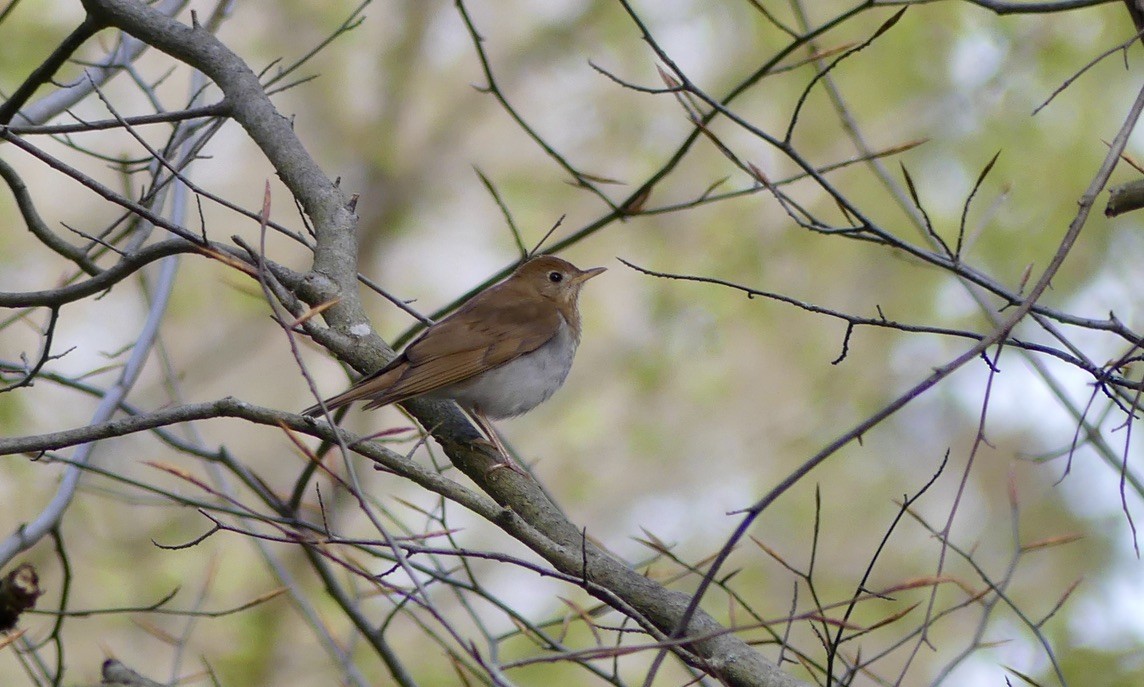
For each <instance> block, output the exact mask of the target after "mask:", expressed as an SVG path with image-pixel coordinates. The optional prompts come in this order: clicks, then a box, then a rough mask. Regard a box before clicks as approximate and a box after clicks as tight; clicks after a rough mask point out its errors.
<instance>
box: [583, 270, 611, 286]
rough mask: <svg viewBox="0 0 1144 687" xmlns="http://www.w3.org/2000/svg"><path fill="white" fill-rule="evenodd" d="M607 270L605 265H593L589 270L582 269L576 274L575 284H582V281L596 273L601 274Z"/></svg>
mask: <svg viewBox="0 0 1144 687" xmlns="http://www.w3.org/2000/svg"><path fill="white" fill-rule="evenodd" d="M607 271H608V268H607V267H593V268H592V269H590V270H584V271H583V272H581V273H580V274H577V275H576V283H577V284H583V283H584V282H586V281H588V280H589V279H591V278H592V277H594V276H596V275H598V274H603V273H604V272H607Z"/></svg>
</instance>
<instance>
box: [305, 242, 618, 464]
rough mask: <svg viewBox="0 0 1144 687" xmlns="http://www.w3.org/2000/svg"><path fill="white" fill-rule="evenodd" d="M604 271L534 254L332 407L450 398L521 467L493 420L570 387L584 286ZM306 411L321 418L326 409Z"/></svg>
mask: <svg viewBox="0 0 1144 687" xmlns="http://www.w3.org/2000/svg"><path fill="white" fill-rule="evenodd" d="M604 270H605V268H603V267H595V268H592V269H589V270H580V269H577V268H576V267H575V266H573V265H572V264H570V263H569V262H567V261H565V260H561V259H560V258H557V257H554V256H551V255H543V256H540V257H537V258H532V259H531V260H529V261H527V262H525V263H524V264H522V265H521V266H520V267H518V268H516V270H515V271H514V272H513V273H512V274H511V275H509V277H508V278H507V279H505V280H504V281H502V282H501V283H499V284H496V285H494V286H491V287H489V288H487V289H485V290H484V291H481V292H480V293H478V294H477V295H475V296H473V297H472V298H470V299H469V300H468V301H466V302H465V304H464V305H462V306H461V307H460V308H459V309H458V310H457V311H456V312H455V313H453V314H452V315H449V316H448V317H446V318H445V319H443V320H441V321H440V322H437V323H436V324H434V325H432V326H431V327H429V328H428V329H426V330H425V332H424V333H422V334H421V336H419V337H418V338H416V339H414V340H413V342H412V343H410V344H409V345H408V346H406V347H405V350H404V351H402V352H401V354H400V355H398V356H397V357H396V358H394V359H393V360H392V361H391V362H390V363H389V364H388V365H386V366H385V367H383V368H381V369H380V370H378V371H377V372H374V373H373V374H371V375H369V376H367V377H363V378H362V379H361V380H359V381H358V382H357V383H356V384H354V385H353V386H352V387H350V389H349V390H347V391H345V392H343V393H340V394H338V395H337V396H334V397H333V398H330V399H328V400H327V401H325V407H326V409H327V410H334V409H336V408H340V407H342V406H344V405H348V404H350V403H353V402H354V401H359V400H363V399H366V400H369V403H368V404H366V406H365V408H366V410H370V409H373V408H380V407H382V406H386V405H389V404H390V403H401V402H402V401H407V400H409V399H411V398H414V397H416V396H425V397H427V398H435V399H450V400H453V401H456V402H457V403H458V404H459V405H460V406H461V407H462V408H464V409H465V410H466V411H468V412H469V413H470V414H471V415H472V416H473V418H474V419H475V420H476V421H477V424H479V425H480V426H481V429H483V430H484V432H485V434H487V435H488V437H489V439H490V440H492V442H493V444H494V445H495V446H496V448H497V450H499V451H500V453H501V454H502V455H503V456H504V459H505V461H506V464H507V465H508V467H511V468H512V469H514V470H517V471H519V468H517V467H516V466H514V465H513V464H512V460H511V458H509V455H508V451H506V450H505V448H504V445H503V444H501V442H500V438H499V437H498V436H497V433H496V430H495V429H494V428H493V426H492V423H491V420H500V419H503V418H507V417H515V416H517V415H520V414H521V413H527V412H528V411H530V410H532V409H533V408H535V407H536V406H538V405H540V404H541V403H543V402H544V401H547V400H548V399H549V397H551V396H552V394H554V393H555V392H556V390H557V389H559V388H560V386H561V385H562V384H563V383H564V378H565V377H567V376H568V371H569V370H570V369H571V368H572V358H573V357H574V356H575V354H576V346H577V345H578V344H579V343H580V311H579V309H578V307H577V303H578V299H579V297H580V288H581V287H582V286H583V285H584V282H586V281H588V280H589V279H591V278H592V277H594V276H596V275H598V274H600V273H601V272H603V271H604ZM302 412H303V414H304V415H318V414H320V413H321V412H322V404H319V405H315V406H312V407H310V408H307V409H306V410H304V411H302Z"/></svg>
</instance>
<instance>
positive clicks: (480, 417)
mask: <svg viewBox="0 0 1144 687" xmlns="http://www.w3.org/2000/svg"><path fill="white" fill-rule="evenodd" d="M472 415H473V419H474V420H476V421H477V426H478V427H480V428H481V431H482V432H484V433H485V436H487V437H488V438H489V440H490V441H492V444H493V447H494V448H496V450H497V452H498V453H500V454H501V458H502V461H501V463H500V464H499V465H494V466H493V467H492V468H490V469H489V472H492V471H493V470H496V469H498V468H502V467H503V468H508V469H509V470H512V471H513V472H515V473H517V474H518V475H526V474H527V473H525V471H524V470H523V469H522V468H521V467H520V466H519V465H517V464H516V461H514V460H513V459H512V455H511V454H510V453H509V452H508V449H506V448H505V447H504V444H502V443H501V440H500V435H499V434H497V430H496V427H493V423H492V420H490V419H489V418H488V417H486V416H485V414H484V413H482V412H481V411H479V410H477V409H475V408H474V409H473V412H472Z"/></svg>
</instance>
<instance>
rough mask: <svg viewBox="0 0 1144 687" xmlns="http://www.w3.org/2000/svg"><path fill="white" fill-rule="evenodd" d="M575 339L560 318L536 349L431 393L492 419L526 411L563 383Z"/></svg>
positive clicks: (566, 324) (571, 356)
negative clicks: (559, 321)
mask: <svg viewBox="0 0 1144 687" xmlns="http://www.w3.org/2000/svg"><path fill="white" fill-rule="evenodd" d="M577 343H578V342H577V341H576V337H575V336H573V335H572V328H571V327H570V326H569V325H568V323H566V322H561V325H560V328H559V329H558V330H557V332H556V336H554V337H552V338H551V339H550V340H549V341H548V342H547V343H545V344H544V345H543V346H541V347H540V348H538V349H536V350H535V351H532V352H531V353H525V354H524V355H522V356H520V357H518V358H515V359H513V360H511V361H509V362H507V363H505V364H504V365H501V366H500V367H494V368H493V369H491V370H489V371H487V372H483V373H481V374H479V375H477V376H476V377H473V378H471V379H467V380H465V381H464V382H460V383H458V384H454V385H452V386H450V387H448V388H446V389H441V390H439V391H438V392H436V393H434V394H432V395H433V396H437V397H440V398H451V399H453V400H455V401H456V402H457V403H459V404H461V405H462V406H464V407H467V408H475V409H476V410H478V411H479V412H481V413H483V414H484V415H486V416H488V417H489V418H491V419H494V420H499V419H501V418H506V417H514V416H516V415H520V414H521V413H527V412H528V411H530V410H532V409H533V408H535V407H536V406H538V405H540V404H541V403H543V402H545V401H547V400H548V399H549V397H551V396H552V394H554V393H556V390H557V389H559V388H560V386H561V385H562V384H564V379H565V378H566V377H567V376H568V371H569V370H571V369H572V358H573V357H574V356H575V355H576V345H577Z"/></svg>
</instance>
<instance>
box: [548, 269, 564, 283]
mask: <svg viewBox="0 0 1144 687" xmlns="http://www.w3.org/2000/svg"><path fill="white" fill-rule="evenodd" d="M548 281H550V282H552V283H553V284H559V283H560V282H562V281H564V275H563V274H560V273H559V272H555V271H553V272H549V273H548Z"/></svg>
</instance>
